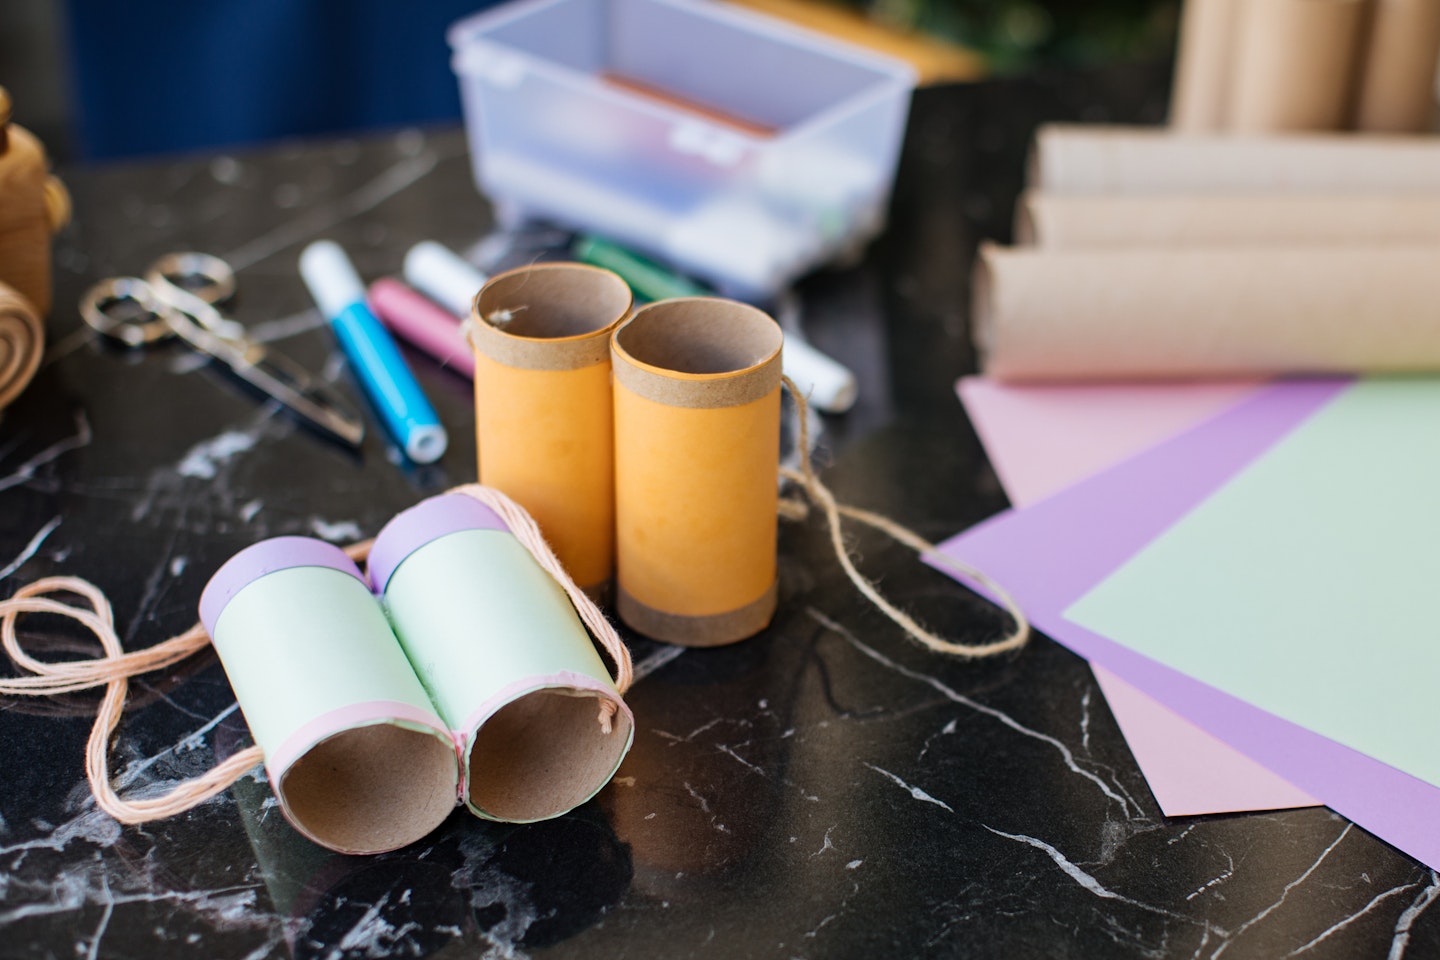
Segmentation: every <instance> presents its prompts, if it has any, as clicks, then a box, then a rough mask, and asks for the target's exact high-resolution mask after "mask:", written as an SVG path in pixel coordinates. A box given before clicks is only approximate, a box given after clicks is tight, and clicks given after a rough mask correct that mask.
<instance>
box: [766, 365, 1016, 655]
mask: <svg viewBox="0 0 1440 960" xmlns="http://www.w3.org/2000/svg"><path fill="white" fill-rule="evenodd" d="M781 379H782V380H783V381H784V383H785V386H786V387H787V388H788V389H789V391H790V395H791V396H792V397H794V398H795V406H796V409H797V413H798V418H797V419H798V420H799V422H800V437H799V444H798V446H799V452H800V469H799V470H795V469H792V468H790V467H785V466H782V467H781V468H780V475H781V476H783V477H784V478H785V479H787V480H789V481H791V482H792V483H795V484H798V485H799V487H800V488H801V489H802V490H804V491H805V495H806V496H808V497H809V498H810V500H811V502H813V503H815V504H816V505H817V506H819V507H820V509H821V510H822V511H823V512H824V514H825V524H826V526H827V527H828V529H829V531H830V545H831V546H832V547H833V548H834V550H835V557H836V558H837V559H838V560H839V561H840V566H841V568H843V569H844V571H845V575H846V576H848V577H849V578H850V582H851V583H853V584H854V585H855V589H857V590H859V591H860V592H861V593H862V594H864V596H865V598H866V599H868V600H869V601H870V602H871V603H873V604H874V605H875V606H876V607H878V608H879V609H880V611H881V612H882V613H884V614H885V615H886V616H887V617H889V618H890V619H891V620H893V621H895V623H897V624H899V625H900V627H901V629H903V630H904V631H905V633H906V634H908V635H909V636H910V637H912V638H913V639H915V640H918V641H919V642H920V643H922V644H924V645H925V646H927V647H929V648H930V649H931V650H934V651H937V652H939V653H948V654H952V655H954V656H959V657H969V658H972V659H979V658H981V657H993V656H996V655H998V654H1002V653H1006V652H1008V651H1010V650H1018V649H1019V648H1020V647H1023V646H1024V645H1025V643H1026V642H1027V641H1028V640H1029V639H1030V621H1029V620H1028V619H1027V618H1026V616H1025V612H1024V611H1023V610H1021V609H1020V605H1019V604H1018V603H1016V602H1015V600H1014V598H1013V597H1011V596H1010V594H1009V593H1008V592H1007V591H1006V590H1005V589H1004V588H1003V587H1001V586H1000V584H998V583H996V582H995V581H994V580H992V579H991V578H990V577H988V576H986V575H985V573H984V572H983V571H981V570H978V569H976V568H975V567H972V566H970V565H969V564H965V563H961V562H960V561H958V560H956V559H954V558H953V557H949V556H946V555H945V554H944V553H941V552H940V548H939V547H937V546H935V544H933V543H931V542H930V541H928V540H926V539H924V538H923V537H921V536H919V535H918V534H916V533H915V532H914V531H912V530H910V529H908V528H906V527H903V526H901V525H900V524H898V523H896V522H895V521H894V520H891V519H890V518H889V517H886V516H883V515H881V514H878V513H874V512H872V511H870V510H862V509H860V508H859V507H851V506H846V505H845V504H842V503H839V502H837V501H836V500H835V495H834V494H833V493H831V492H830V488H829V487H827V486H825V484H823V483H821V482H820V478H819V477H818V476H816V474H815V467H814V464H813V463H812V462H811V460H810V417H809V402H808V401H807V400H806V398H805V395H804V393H802V392H801V390H800V388H799V387H797V386H796V385H795V381H793V380H791V379H790V378H789V377H782V378H781ZM807 512H808V511H807V510H806V509H805V505H804V504H803V503H801V502H799V501H794V500H789V501H784V500H782V501H781V513H782V514H783V515H785V516H786V518H787V519H802V518H803V517H804V516H805V514H806V513H807ZM842 516H844V517H849V518H850V519H852V520H858V521H859V522H861V523H864V524H867V525H868V526H871V527H874V528H875V529H877V530H880V531H882V532H884V533H886V534H889V535H890V536H891V537H893V538H894V539H895V540H897V541H899V542H900V543H903V544H905V546H907V547H909V548H910V549H912V550H914V551H915V552H916V553H918V554H920V555H921V556H925V557H929V558H930V559H932V560H934V561H936V562H937V563H940V564H942V565H943V566H946V567H949V568H950V569H951V570H954V571H955V572H957V573H959V574H960V575H961V576H964V577H967V578H969V579H971V580H973V581H974V582H976V583H978V584H980V585H981V586H983V587H984V588H985V589H986V590H988V591H990V593H991V595H992V596H994V597H995V598H996V599H997V600H999V601H1000V603H1001V605H1002V606H1004V607H1005V611H1006V612H1007V613H1009V614H1010V618H1011V620H1013V621H1014V626H1013V627H1012V628H1011V630H1010V632H1009V633H1007V634H1006V635H1005V636H1004V637H1002V638H1001V639H999V640H994V641H991V642H989V643H981V644H970V643H956V642H954V641H952V640H946V639H945V638H943V637H940V636H937V635H935V634H934V633H932V632H931V631H929V630H927V629H926V628H925V627H922V626H921V625H920V624H919V622H917V621H916V620H915V618H914V617H912V616H910V614H908V613H906V612H905V611H904V610H901V609H900V608H898V607H896V606H895V605H894V604H892V603H891V602H890V601H889V600H887V599H885V597H884V595H882V594H881V593H880V591H879V590H878V589H877V588H876V587H875V584H873V583H871V582H870V581H869V580H868V579H867V578H866V577H865V576H864V574H862V573H861V572H860V571H859V570H857V569H856V568H855V562H854V561H853V560H851V559H850V551H849V550H847V549H846V547H845V539H844V536H843V534H842V532H841V528H840V518H841V517H842Z"/></svg>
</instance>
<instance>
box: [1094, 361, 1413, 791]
mask: <svg viewBox="0 0 1440 960" xmlns="http://www.w3.org/2000/svg"><path fill="white" fill-rule="evenodd" d="M1066 616H1067V618H1068V619H1070V620H1071V621H1073V622H1075V623H1077V624H1079V625H1081V626H1083V627H1085V628H1087V629H1089V630H1093V631H1095V632H1096V633H1099V634H1102V635H1103V636H1106V637H1109V638H1110V639H1112V640H1114V641H1116V642H1118V643H1121V644H1123V645H1125V646H1127V647H1130V648H1131V649H1133V650H1135V651H1137V652H1139V653H1142V654H1144V655H1145V656H1148V657H1150V658H1151V659H1154V660H1157V661H1159V662H1161V663H1164V664H1166V665H1167V666H1170V667H1173V668H1174V669H1177V670H1180V671H1182V672H1184V673H1186V674H1189V675H1190V676H1193V677H1195V678H1196V679H1198V680H1201V681H1203V682H1205V683H1208V684H1210V685H1211V686H1214V687H1217V688H1219V689H1221V690H1224V691H1226V692H1227V693H1230V694H1232V695H1234V696H1236V697H1239V698H1241V699H1243V700H1246V701H1248V702H1250V703H1252V704H1254V705H1256V706H1258V707H1260V708H1262V709H1264V710H1267V711H1269V712H1271V713H1274V714H1276V715H1277V716H1280V717H1283V718H1285V719H1287V720H1290V721H1291V722H1293V723H1296V724H1299V725H1301V726H1304V727H1307V728H1309V729H1310V730H1313V731H1315V732H1317V733H1320V734H1322V735H1324V736H1327V737H1329V738H1331V739H1332V740H1336V741H1338V742H1340V743H1342V744H1345V745H1346V746H1349V747H1352V748H1354V749H1356V750H1359V751H1361V752H1363V753H1366V754H1369V755H1370V756H1372V757H1375V758H1376V759H1378V760H1381V761H1383V762H1385V763H1388V764H1390V765H1391V766H1394V767H1397V768H1399V769H1401V770H1403V771H1405V772H1407V773H1410V774H1412V775H1414V776H1416V777H1419V778H1421V779H1423V780H1425V781H1427V782H1428V783H1431V784H1434V785H1436V786H1440V750H1437V749H1436V748H1435V738H1436V721H1435V703H1436V694H1437V690H1440V380H1433V379H1400V378H1397V379H1377V380H1367V381H1362V382H1360V383H1358V384H1356V385H1355V386H1354V387H1353V388H1351V389H1350V390H1348V391H1346V392H1345V393H1343V394H1341V395H1340V396H1339V397H1337V398H1336V399H1335V400H1334V401H1333V402H1332V403H1330V404H1329V405H1327V406H1326V407H1325V408H1323V409H1322V410H1320V411H1319V412H1318V413H1316V414H1315V415H1314V416H1313V417H1312V418H1310V419H1309V420H1308V421H1306V422H1305V423H1304V424H1302V425H1301V426H1300V427H1298V428H1297V429H1296V430H1295V431H1294V432H1293V433H1291V434H1290V435H1289V436H1288V437H1286V438H1285V439H1284V440H1282V441H1281V442H1280V443H1278V444H1276V446H1275V447H1274V448H1272V449H1271V450H1270V451H1269V452H1268V453H1267V454H1266V455H1264V456H1262V457H1261V458H1259V459H1258V460H1256V461H1255V462H1254V463H1252V464H1251V465H1250V466H1249V467H1248V468H1246V469H1245V470H1244V471H1242V472H1241V473H1240V474H1239V475H1237V476H1236V478H1235V479H1234V480H1232V481H1231V482H1230V483H1229V484H1228V485H1226V486H1225V487H1223V488H1222V489H1221V490H1219V491H1218V492H1217V493H1216V494H1214V495H1213V496H1212V497H1211V498H1210V499H1209V500H1207V501H1206V502H1204V503H1203V504H1201V505H1200V506H1198V507H1197V508H1195V510H1193V511H1192V512H1191V513H1190V514H1188V515H1187V516H1185V517H1184V518H1182V519H1181V520H1180V521H1179V522H1178V523H1176V524H1175V526H1173V527H1172V528H1171V529H1170V530H1168V531H1167V532H1166V533H1164V534H1163V535H1161V536H1160V537H1159V538H1158V539H1157V540H1156V541H1155V542H1154V543H1152V544H1151V545H1150V546H1148V547H1146V548H1145V549H1144V550H1143V551H1141V552H1140V553H1139V554H1137V555H1136V556H1135V557H1133V558H1132V559H1131V560H1130V561H1129V562H1128V563H1126V564H1125V565H1124V566H1122V567H1121V568H1120V569H1119V570H1117V571H1116V572H1115V573H1114V574H1112V575H1111V576H1110V577H1109V578H1108V579H1106V580H1105V581H1104V582H1103V583H1101V584H1100V585H1099V586H1097V587H1096V588H1095V589H1093V590H1091V591H1090V592H1089V593H1088V594H1086V595H1085V596H1084V597H1082V598H1081V599H1080V600H1079V601H1077V602H1076V603H1075V604H1073V605H1072V606H1071V607H1070V608H1069V610H1067V611H1066Z"/></svg>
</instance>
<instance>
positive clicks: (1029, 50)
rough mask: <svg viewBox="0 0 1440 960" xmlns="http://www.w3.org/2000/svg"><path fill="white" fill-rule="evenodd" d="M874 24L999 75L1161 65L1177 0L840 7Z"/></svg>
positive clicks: (977, 0) (854, 0)
mask: <svg viewBox="0 0 1440 960" xmlns="http://www.w3.org/2000/svg"><path fill="white" fill-rule="evenodd" d="M843 2H847V3H848V4H849V5H851V6H855V7H859V8H860V9H862V10H864V11H865V12H866V13H867V14H868V15H869V16H870V18H871V19H873V20H875V21H877V22H880V23H884V24H888V25H890V26H895V27H900V28H902V29H912V30H919V31H921V32H923V33H927V34H931V35H933V36H936V37H940V38H943V39H946V40H953V41H955V42H958V43H960V44H962V45H964V46H966V47H969V48H971V49H974V50H977V51H979V52H981V53H982V54H984V55H985V56H986V57H987V58H988V60H989V62H990V65H991V68H992V69H993V70H994V71H995V72H997V73H1008V72H1014V71H1017V70H1024V69H1029V68H1032V67H1036V66H1042V65H1045V64H1092V63H1103V62H1111V61H1117V60H1124V61H1136V60H1150V59H1161V58H1164V57H1167V56H1169V55H1170V54H1171V52H1172V51H1173V48H1174V44H1175V30H1176V24H1177V22H1178V19H1179V8H1180V4H1179V0H843Z"/></svg>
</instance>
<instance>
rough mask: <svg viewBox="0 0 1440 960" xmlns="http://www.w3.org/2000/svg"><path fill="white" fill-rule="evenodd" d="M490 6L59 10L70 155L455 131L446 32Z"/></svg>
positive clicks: (287, 1)
mask: <svg viewBox="0 0 1440 960" xmlns="http://www.w3.org/2000/svg"><path fill="white" fill-rule="evenodd" d="M494 2H495V0H408V2H406V0H192V2H189V3H183V2H176V0H123V2H117V0H70V3H69V9H68V12H67V21H68V24H67V31H68V35H69V42H70V48H71V49H70V51H69V52H70V57H69V59H70V64H71V72H72V89H73V91H74V94H75V96H74V101H73V107H74V110H75V117H74V124H73V128H74V130H75V137H76V143H75V145H74V146H75V152H76V154H77V155H78V156H81V157H89V158H102V157H124V156H136V155H142V154H153V153H168V152H176V151H186V150H196V149H203V148H211V147H223V146H230V145H240V144H247V143H255V142H258V141H263V140H273V139H275V138H277V137H290V136H304V135H311V134H325V133H335V132H342V131H360V130H366V129H373V128H381V127H392V126H399V125H404V124H410V123H429V122H437V121H446V120H455V119H458V118H459V116H460V99H459V93H458V88H457V85H456V81H455V76H454V74H453V73H452V72H451V70H450V49H449V46H448V45H447V44H446V42H445V31H446V28H447V27H449V25H450V24H451V23H453V22H455V21H456V20H459V19H461V18H462V17H464V16H466V15H467V14H470V13H474V12H476V11H477V10H480V9H483V8H484V7H487V6H491V5H493V3H494Z"/></svg>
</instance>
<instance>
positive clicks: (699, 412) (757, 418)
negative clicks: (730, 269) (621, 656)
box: [611, 297, 782, 646]
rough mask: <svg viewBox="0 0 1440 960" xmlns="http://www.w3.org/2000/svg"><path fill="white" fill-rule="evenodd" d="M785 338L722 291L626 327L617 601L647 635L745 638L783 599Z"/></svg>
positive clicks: (648, 311)
mask: <svg viewBox="0 0 1440 960" xmlns="http://www.w3.org/2000/svg"><path fill="white" fill-rule="evenodd" d="M781 344H782V335H781V332H780V327H779V325H778V324H777V323H776V322H775V321H774V320H772V319H771V318H770V317H769V316H767V315H766V314H764V313H762V312H761V311H759V310H757V309H755V308H754V307H751V306H747V305H745V304H743V303H736V302H734V301H731V300H722V299H718V298H710V297H686V298H680V299H674V300H662V301H660V302H658V303H652V304H650V305H648V306H645V307H642V308H640V309H639V310H637V311H635V315H634V316H633V317H631V318H630V319H629V320H628V321H626V322H625V323H624V324H622V325H621V326H620V328H619V329H617V330H616V331H615V336H614V339H613V340H612V344H611V350H612V352H613V355H614V363H615V497H616V499H615V523H616V579H617V582H618V589H617V591H616V609H617V611H618V613H619V614H620V617H621V619H623V620H624V621H625V622H626V623H628V624H629V625H630V626H632V627H634V628H635V629H636V630H638V631H640V632H641V633H643V634H645V635H646V636H649V637H653V638H654V639H656V640H664V641H667V642H670V643H678V644H683V645H686V646H715V645H717V644H722V643H732V642H734V641H736V640H741V639H744V638H745V637H748V636H751V635H752V634H755V633H758V632H759V631H760V630H762V629H764V627H765V626H766V625H767V624H768V623H769V622H770V617H771V616H772V615H773V614H774V612H775V602H776V532H777V531H776V527H777V520H776V508H777V506H778V499H779V497H778V488H777V483H776V477H777V474H778V470H779V466H780V464H779V459H780V376H781V372H780V362H781V361H780V348H781Z"/></svg>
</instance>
